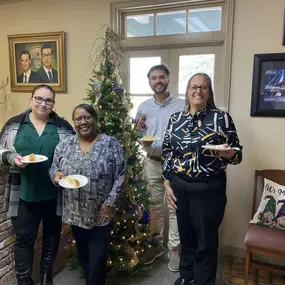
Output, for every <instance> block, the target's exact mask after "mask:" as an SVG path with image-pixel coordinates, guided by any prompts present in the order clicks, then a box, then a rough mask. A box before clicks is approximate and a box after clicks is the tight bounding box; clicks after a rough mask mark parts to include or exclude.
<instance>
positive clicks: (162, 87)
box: [136, 64, 184, 271]
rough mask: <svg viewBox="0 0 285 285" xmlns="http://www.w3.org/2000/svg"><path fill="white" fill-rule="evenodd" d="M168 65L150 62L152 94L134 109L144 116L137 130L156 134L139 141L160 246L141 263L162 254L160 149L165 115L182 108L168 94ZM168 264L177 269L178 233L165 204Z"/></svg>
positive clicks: (162, 209)
mask: <svg viewBox="0 0 285 285" xmlns="http://www.w3.org/2000/svg"><path fill="white" fill-rule="evenodd" d="M169 76H170V72H169V69H168V68H167V67H166V66H165V65H163V64H161V65H155V66H153V67H152V68H151V69H150V70H149V72H148V74H147V77H148V79H149V85H150V87H151V89H152V90H153V92H154V96H153V98H150V99H148V100H146V101H145V102H143V103H142V104H141V105H140V106H139V108H138V112H137V117H136V118H137V120H140V118H144V124H143V125H142V128H141V131H142V133H143V135H147V136H155V137H157V138H159V139H158V140H157V141H154V142H143V143H142V144H143V148H144V150H145V151H146V153H147V157H146V158H145V159H144V170H145V174H146V179H147V183H148V189H149V191H150V211H151V232H152V233H153V235H155V236H156V238H157V239H158V240H159V242H160V243H161V247H160V248H158V249H157V248H151V249H149V250H148V252H147V253H146V255H145V264H150V263H152V262H153V261H154V260H155V259H156V258H157V257H159V256H162V255H163V254H164V249H163V245H162V244H163V226H164V213H165V211H164V195H165V191H164V188H163V181H162V177H161V174H162V169H161V158H160V157H161V149H162V143H163V138H164V134H165V131H166V128H167V125H168V121H169V117H170V115H172V114H173V113H176V112H180V111H182V110H183V108H184V100H182V99H179V98H177V97H174V96H172V95H171V94H170V93H169V91H168V84H169ZM168 239H169V240H168V249H169V252H168V256H169V264H168V267H169V269H170V270H171V271H179V244H180V240H179V233H178V227H177V219H176V212H175V209H173V208H171V207H170V206H169V234H168Z"/></svg>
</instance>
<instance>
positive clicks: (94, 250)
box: [71, 224, 110, 285]
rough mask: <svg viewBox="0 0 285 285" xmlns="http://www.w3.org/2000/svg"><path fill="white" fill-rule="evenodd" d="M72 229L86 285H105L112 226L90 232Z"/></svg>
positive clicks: (93, 229) (74, 227) (97, 228)
mask: <svg viewBox="0 0 285 285" xmlns="http://www.w3.org/2000/svg"><path fill="white" fill-rule="evenodd" d="M71 227H72V232H73V236H74V238H75V241H76V247H77V252H78V257H79V262H80V264H81V266H82V268H83V271H84V276H85V280H86V285H105V278H106V270H107V258H108V245H109V231H110V224H109V225H107V226H103V227H94V228H92V229H90V230H87V229H83V228H80V227H77V226H71Z"/></svg>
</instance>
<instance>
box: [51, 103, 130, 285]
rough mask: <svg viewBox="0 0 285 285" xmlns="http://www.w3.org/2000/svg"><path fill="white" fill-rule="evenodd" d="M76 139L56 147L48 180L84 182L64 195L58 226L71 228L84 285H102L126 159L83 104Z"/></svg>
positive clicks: (76, 119) (77, 112)
mask: <svg viewBox="0 0 285 285" xmlns="http://www.w3.org/2000/svg"><path fill="white" fill-rule="evenodd" d="M72 119H73V121H74V126H75V130H76V133H77V134H76V135H74V136H72V137H69V138H68V139H66V140H64V141H62V142H60V143H59V144H58V146H57V147H56V150H55V154H54V158H53V164H52V166H51V169H50V176H51V179H52V180H53V181H54V182H55V184H57V183H59V181H60V179H62V178H63V177H64V176H68V175H72V174H73V175H76V174H81V175H84V176H85V177H87V178H88V180H89V182H88V183H87V185H86V186H83V187H81V188H79V189H75V190H74V189H63V213H62V220H63V222H64V223H66V224H70V225H71V227H72V231H73V235H74V238H75V240H76V247H77V251H78V256H79V261H80V263H81V266H82V268H83V271H84V276H85V279H86V284H87V285H104V284H105V275H106V265H107V264H106V263H107V253H108V238H109V230H110V222H111V220H112V218H113V216H114V213H115V208H116V203H117V200H118V197H119V194H120V191H121V187H122V184H123V183H124V173H125V158H124V153H123V150H122V147H121V145H120V143H119V142H118V141H117V140H116V139H115V138H114V137H112V136H107V135H105V134H101V133H99V131H98V127H97V121H98V118H97V113H96V111H95V110H94V108H93V107H92V106H90V105H88V104H80V105H78V106H77V107H75V109H74V111H73V113H72Z"/></svg>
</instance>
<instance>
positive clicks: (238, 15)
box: [221, 0, 285, 248]
mask: <svg viewBox="0 0 285 285" xmlns="http://www.w3.org/2000/svg"><path fill="white" fill-rule="evenodd" d="M235 2H236V6H235V21H234V41H233V61H232V81H231V95H230V96H231V97H230V113H231V115H232V116H233V118H234V120H235V123H236V126H237V128H238V132H239V135H240V139H241V142H242V144H243V146H244V152H243V153H244V160H243V163H242V164H241V165H240V166H238V167H235V166H230V167H229V168H228V206H227V211H226V215H225V219H224V222H223V226H222V230H221V233H222V236H221V243H222V245H224V246H229V247H236V248H243V240H244V235H245V232H246V229H247V222H248V221H249V219H250V218H251V217H250V216H251V203H252V191H253V176H254V170H255V169H266V168H280V169H285V151H284V139H285V135H284V126H285V119H283V118H279V119H277V118H252V117H250V116H249V112H250V103H251V86H252V70H253V55H254V54H255V53H275V52H285V47H283V46H282V45H281V38H282V27H283V13H284V0H274V1H270V0H236V1H235ZM273 2H274V4H273Z"/></svg>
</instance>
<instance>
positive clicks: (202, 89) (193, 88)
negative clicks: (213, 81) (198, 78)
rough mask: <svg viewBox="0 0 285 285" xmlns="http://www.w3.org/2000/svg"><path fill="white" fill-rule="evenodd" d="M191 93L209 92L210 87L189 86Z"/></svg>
mask: <svg viewBox="0 0 285 285" xmlns="http://www.w3.org/2000/svg"><path fill="white" fill-rule="evenodd" d="M187 87H188V88H190V90H191V91H193V92H197V90H198V89H201V91H202V92H206V91H208V90H209V87H210V86H209V85H188V86H187Z"/></svg>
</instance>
